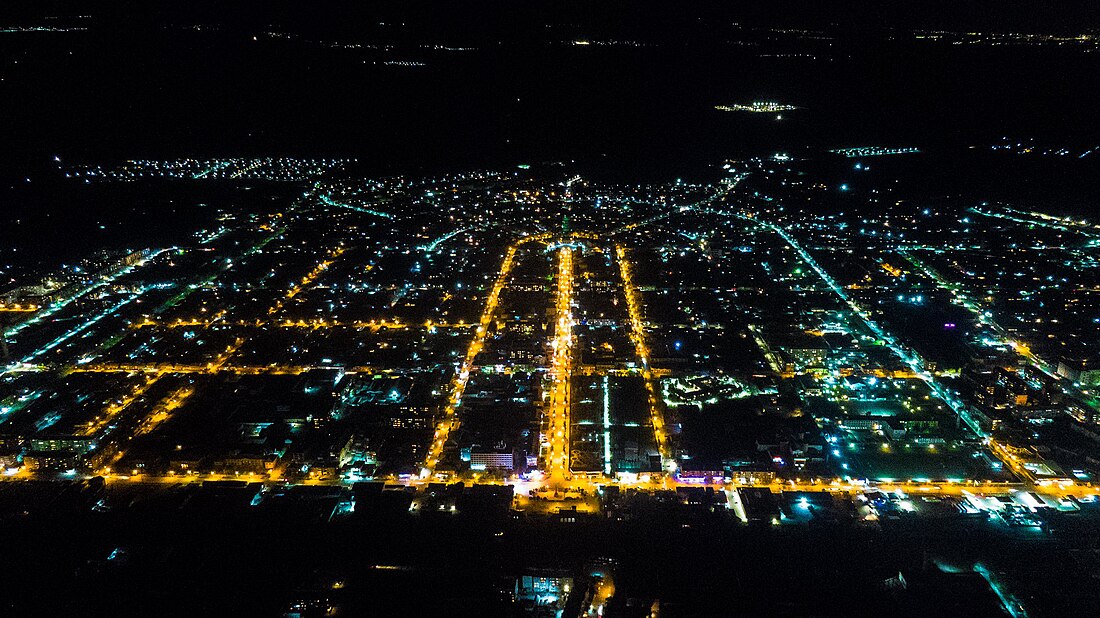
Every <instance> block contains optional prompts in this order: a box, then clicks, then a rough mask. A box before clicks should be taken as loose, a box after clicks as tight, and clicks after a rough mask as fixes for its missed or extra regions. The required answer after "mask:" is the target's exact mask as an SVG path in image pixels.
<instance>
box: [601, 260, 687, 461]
mask: <svg viewBox="0 0 1100 618" xmlns="http://www.w3.org/2000/svg"><path fill="white" fill-rule="evenodd" d="M615 257H616V260H617V261H618V263H619V276H620V278H621V279H622V285H623V293H624V294H625V296H626V308H627V311H628V312H629V314H630V340H631V341H633V342H634V349H635V353H636V354H637V355H638V360H639V361H640V362H641V365H642V378H643V380H644V381H645V389H646V397H647V399H648V401H649V420H650V423H651V424H652V425H653V437H654V439H655V440H656V442H657V451H658V452H659V453H660V455H661V469H662V470H664V471H666V472H675V471H676V460H675V458H674V457H673V453H672V448H671V444H670V443H669V437H668V431H667V429H666V427H665V418H664V414H663V413H662V412H661V407H660V401H661V399H660V397H658V396H657V386H656V384H655V383H654V375H653V371H652V370H650V368H649V346H648V345H647V344H646V334H645V324H644V323H643V322H642V312H641V301H639V300H638V291H637V289H636V288H635V287H634V280H633V278H632V273H631V266H630V263H629V262H628V261H627V257H626V249H625V248H624V247H623V246H622V245H615Z"/></svg>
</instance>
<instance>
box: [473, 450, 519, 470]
mask: <svg viewBox="0 0 1100 618" xmlns="http://www.w3.org/2000/svg"><path fill="white" fill-rule="evenodd" d="M515 467H516V457H515V455H514V454H513V453H511V452H508V453H485V452H481V453H478V452H471V453H470V469H471V470H492V469H496V470H512V469H514V468H515Z"/></svg>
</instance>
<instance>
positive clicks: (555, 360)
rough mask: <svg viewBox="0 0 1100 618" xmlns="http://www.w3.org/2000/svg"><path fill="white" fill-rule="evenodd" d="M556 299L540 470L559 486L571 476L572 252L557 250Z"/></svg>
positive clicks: (565, 247)
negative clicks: (541, 466)
mask: <svg viewBox="0 0 1100 618" xmlns="http://www.w3.org/2000/svg"><path fill="white" fill-rule="evenodd" d="M557 287H558V295H557V300H556V301H555V303H554V310H555V316H556V320H555V326H554V338H553V340H551V342H550V347H551V349H552V356H551V361H550V373H549V376H548V380H549V382H550V389H549V401H548V402H547V404H546V412H545V415H544V421H543V424H544V427H545V428H544V430H543V431H544V433H543V441H542V446H543V451H544V454H543V457H542V459H543V468H544V472H545V473H546V475H547V481H548V483H549V484H550V485H551V486H552V487H553V486H560V485H561V484H563V483H564V482H567V481H568V480H569V479H570V477H571V476H572V474H571V472H570V469H569V419H570V415H569V405H570V401H571V399H572V397H571V396H570V392H569V389H570V387H571V386H570V385H571V380H570V372H571V370H572V363H573V359H572V354H573V306H572V305H573V249H572V248H571V247H569V246H562V247H561V248H560V249H558V277H557Z"/></svg>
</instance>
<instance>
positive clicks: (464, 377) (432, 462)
mask: <svg viewBox="0 0 1100 618" xmlns="http://www.w3.org/2000/svg"><path fill="white" fill-rule="evenodd" d="M529 238H530V237H529ZM527 240H528V239H524V240H521V241H520V242H517V243H515V244H513V245H511V246H510V247H508V250H507V251H506V252H505V254H504V261H503V262H502V263H501V265H500V272H499V273H498V274H497V278H496V281H495V282H493V287H492V289H491V290H490V291H489V297H488V298H487V299H486V300H485V309H484V311H482V314H481V320H480V321H479V322H478V326H477V330H476V331H474V338H473V340H471V341H470V347H469V348H468V349H467V350H466V357H465V358H464V359H463V361H462V365H461V366H460V367H459V370H458V375H457V376H455V379H454V383H453V385H452V387H451V397H450V399H449V400H448V401H447V405H446V407H445V408H444V412H443V418H442V420H440V422H439V424H438V425H437V426H436V429H435V434H433V435H432V443H431V445H430V446H429V447H428V453H427V455H426V456H425V458H424V465H423V466H422V467H421V470H420V476H421V478H427V477H429V476H431V475H432V473H433V472H435V466H436V465H437V464H438V463H439V458H440V457H441V456H442V455H443V446H444V445H445V444H446V443H447V438H448V437H449V436H450V435H451V432H452V431H454V430H455V429H457V428H458V407H459V405H461V404H462V394H463V393H464V392H465V390H466V383H467V382H468V381H469V379H470V371H471V370H472V369H473V366H474V359H476V358H477V355H478V354H479V353H480V352H481V348H482V347H483V346H484V345H485V335H486V334H487V333H488V332H489V324H490V323H491V322H492V321H493V315H494V314H495V313H496V309H497V303H498V302H500V292H501V290H503V289H504V286H505V284H506V283H507V281H508V276H509V274H510V273H511V272H512V266H513V265H514V262H515V258H516V251H517V250H518V249H519V246H520V245H521V244H522V243H523V242H525V241H527Z"/></svg>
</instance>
